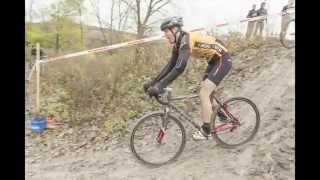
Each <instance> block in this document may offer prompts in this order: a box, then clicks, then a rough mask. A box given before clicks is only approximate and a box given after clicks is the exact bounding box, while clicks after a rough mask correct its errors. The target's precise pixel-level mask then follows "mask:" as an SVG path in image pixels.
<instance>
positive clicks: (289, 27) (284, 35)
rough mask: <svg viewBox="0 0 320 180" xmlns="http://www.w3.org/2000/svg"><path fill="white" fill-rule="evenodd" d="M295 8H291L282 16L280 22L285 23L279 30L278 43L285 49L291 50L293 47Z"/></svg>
mask: <svg viewBox="0 0 320 180" xmlns="http://www.w3.org/2000/svg"><path fill="white" fill-rule="evenodd" d="M294 11H295V8H294V7H291V8H289V9H288V10H287V12H284V13H283V14H282V21H283V23H286V25H285V27H282V28H284V29H281V33H280V42H281V44H282V45H283V46H284V47H285V48H287V49H291V48H293V47H295V18H294V14H295V12H294ZM286 21H288V22H286Z"/></svg>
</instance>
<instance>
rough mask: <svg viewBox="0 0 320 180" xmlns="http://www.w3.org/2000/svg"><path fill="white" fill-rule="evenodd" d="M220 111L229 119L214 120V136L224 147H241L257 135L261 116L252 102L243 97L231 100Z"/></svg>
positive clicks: (217, 118)
mask: <svg viewBox="0 0 320 180" xmlns="http://www.w3.org/2000/svg"><path fill="white" fill-rule="evenodd" d="M218 111H221V112H222V113H223V114H225V116H226V117H227V120H223V121H220V120H219V117H216V118H214V119H213V136H214V137H215V139H216V140H217V142H218V144H220V145H221V146H222V147H225V148H234V147H236V146H240V145H242V144H245V143H247V142H248V141H250V140H252V139H253V137H254V136H255V135H256V133H257V131H258V128H259V124H260V114H259V111H258V108H257V106H256V105H255V104H254V103H253V102H252V101H251V100H249V99H247V98H243V97H236V98H231V99H229V100H227V101H226V102H224V103H223V106H222V107H219V109H218Z"/></svg>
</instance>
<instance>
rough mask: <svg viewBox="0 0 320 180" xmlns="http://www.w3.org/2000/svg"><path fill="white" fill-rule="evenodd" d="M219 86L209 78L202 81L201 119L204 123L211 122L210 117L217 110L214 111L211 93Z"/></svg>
mask: <svg viewBox="0 0 320 180" xmlns="http://www.w3.org/2000/svg"><path fill="white" fill-rule="evenodd" d="M216 88H217V86H216V85H215V84H214V83H213V82H212V81H211V80H209V79H205V80H204V81H202V82H201V89H200V102H201V120H202V121H203V123H210V117H211V116H212V115H214V113H215V112H213V111H212V104H211V101H210V95H211V93H213V92H214V91H215V90H216Z"/></svg>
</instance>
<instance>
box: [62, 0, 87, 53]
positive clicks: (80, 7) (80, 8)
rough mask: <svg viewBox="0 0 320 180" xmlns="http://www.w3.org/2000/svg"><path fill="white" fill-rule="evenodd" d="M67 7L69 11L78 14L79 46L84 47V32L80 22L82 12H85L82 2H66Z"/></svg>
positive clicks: (78, 0) (69, 0) (82, 0)
mask: <svg viewBox="0 0 320 180" xmlns="http://www.w3.org/2000/svg"><path fill="white" fill-rule="evenodd" d="M66 3H67V5H69V6H70V8H71V10H75V11H77V12H78V15H79V18H80V34H81V46H82V47H84V32H83V22H82V16H83V11H85V8H84V5H83V3H84V0H66Z"/></svg>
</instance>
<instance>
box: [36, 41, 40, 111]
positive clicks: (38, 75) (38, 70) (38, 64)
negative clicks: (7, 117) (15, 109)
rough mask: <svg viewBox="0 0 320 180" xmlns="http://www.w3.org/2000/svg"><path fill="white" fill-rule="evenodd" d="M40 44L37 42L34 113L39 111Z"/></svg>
mask: <svg viewBox="0 0 320 180" xmlns="http://www.w3.org/2000/svg"><path fill="white" fill-rule="evenodd" d="M39 60H40V44H39V43H37V57H36V71H37V97H36V98H37V99H36V115H39V113H40V61H39Z"/></svg>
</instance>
